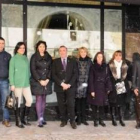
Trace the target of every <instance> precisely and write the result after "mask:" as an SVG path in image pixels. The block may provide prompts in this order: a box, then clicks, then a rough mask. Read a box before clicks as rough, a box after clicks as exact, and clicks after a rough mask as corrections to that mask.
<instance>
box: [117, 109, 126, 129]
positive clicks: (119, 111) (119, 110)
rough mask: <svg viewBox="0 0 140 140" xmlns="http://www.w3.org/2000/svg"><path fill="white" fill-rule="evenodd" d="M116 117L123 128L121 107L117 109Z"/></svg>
mask: <svg viewBox="0 0 140 140" xmlns="http://www.w3.org/2000/svg"><path fill="white" fill-rule="evenodd" d="M118 115H119V120H120V124H121V126H125V123H124V121H123V111H122V107H118Z"/></svg>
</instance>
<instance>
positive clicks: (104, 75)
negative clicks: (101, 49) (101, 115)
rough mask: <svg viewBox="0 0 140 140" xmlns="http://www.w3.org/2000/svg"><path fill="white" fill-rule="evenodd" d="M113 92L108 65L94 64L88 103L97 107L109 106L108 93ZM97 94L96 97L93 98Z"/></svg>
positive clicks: (90, 78)
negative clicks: (92, 93)
mask: <svg viewBox="0 0 140 140" xmlns="http://www.w3.org/2000/svg"><path fill="white" fill-rule="evenodd" d="M111 90H112V87H111V81H110V75H109V69H108V67H107V65H106V64H104V63H103V64H102V65H99V64H97V63H94V64H93V65H92V66H91V68H90V73H89V86H88V93H89V94H88V103H89V104H92V105H96V106H104V105H107V104H108V93H109V92H110V91H111ZM91 92H95V97H94V98H93V97H92V96H91Z"/></svg>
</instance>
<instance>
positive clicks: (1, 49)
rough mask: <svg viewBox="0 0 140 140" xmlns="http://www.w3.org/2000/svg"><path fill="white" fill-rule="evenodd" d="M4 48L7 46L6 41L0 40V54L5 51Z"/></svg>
mask: <svg viewBox="0 0 140 140" xmlns="http://www.w3.org/2000/svg"><path fill="white" fill-rule="evenodd" d="M4 46H5V41H4V40H0V52H2V51H3V49H4Z"/></svg>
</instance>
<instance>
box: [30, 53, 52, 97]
mask: <svg viewBox="0 0 140 140" xmlns="http://www.w3.org/2000/svg"><path fill="white" fill-rule="evenodd" d="M51 65H52V58H51V56H50V55H49V53H48V52H46V53H45V55H44V56H43V57H42V56H40V54H39V52H36V53H34V54H33V55H32V57H31V62H30V69H31V91H32V94H33V95H42V94H51V93H52V86H51ZM46 79H49V80H50V81H49V83H48V84H47V86H46V87H44V86H42V85H41V84H40V83H39V80H46Z"/></svg>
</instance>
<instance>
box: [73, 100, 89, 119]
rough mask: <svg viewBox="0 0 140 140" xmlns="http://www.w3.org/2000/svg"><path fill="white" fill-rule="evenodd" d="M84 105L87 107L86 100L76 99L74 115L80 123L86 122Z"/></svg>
mask: <svg viewBox="0 0 140 140" xmlns="http://www.w3.org/2000/svg"><path fill="white" fill-rule="evenodd" d="M86 105H87V99H86V98H76V104H75V108H76V115H77V117H80V119H81V120H82V121H85V120H86Z"/></svg>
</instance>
